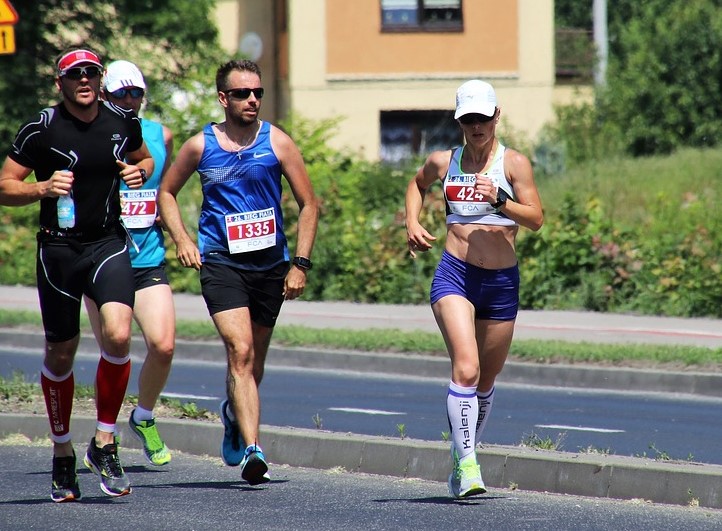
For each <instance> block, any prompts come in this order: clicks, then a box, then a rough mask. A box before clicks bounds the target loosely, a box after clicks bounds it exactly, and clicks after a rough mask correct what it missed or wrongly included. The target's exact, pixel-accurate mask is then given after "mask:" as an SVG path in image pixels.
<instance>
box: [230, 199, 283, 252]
mask: <svg viewBox="0 0 722 531" xmlns="http://www.w3.org/2000/svg"><path fill="white" fill-rule="evenodd" d="M226 237H227V238H228V251H229V252H230V253H231V254H236V253H247V252H250V251H259V250H261V249H267V248H268V247H273V246H274V245H276V216H275V214H274V210H273V208H267V209H265V210H256V211H254V212H243V213H240V214H228V215H227V216H226Z"/></svg>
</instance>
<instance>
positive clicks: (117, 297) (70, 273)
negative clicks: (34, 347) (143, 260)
mask: <svg viewBox="0 0 722 531" xmlns="http://www.w3.org/2000/svg"><path fill="white" fill-rule="evenodd" d="M36 274H37V281H38V295H39V298H40V312H41V313H42V317H43V326H44V327H45V338H46V339H47V340H48V342H51V343H58V342H61V341H67V340H69V339H72V338H73V337H75V336H76V335H77V334H78V332H79V331H80V302H81V299H82V296H83V293H85V294H87V295H88V297H90V298H91V299H92V300H93V301H95V304H96V305H97V306H98V308H100V307H101V306H102V305H103V304H105V303H106V302H120V303H122V304H126V305H128V306H130V307H131V308H132V307H133V304H134V303H135V289H134V281H133V269H132V268H131V265H130V255H129V254H128V247H127V245H126V244H125V241H124V240H122V239H121V238H120V237H118V236H116V235H111V236H107V237H105V238H103V239H100V240H98V241H94V242H87V243H80V242H77V241H70V240H67V239H61V238H57V239H56V238H50V239H48V238H42V239H40V240H39V243H38V253H37V260H36Z"/></svg>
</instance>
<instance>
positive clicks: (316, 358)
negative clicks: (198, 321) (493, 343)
mask: <svg viewBox="0 0 722 531" xmlns="http://www.w3.org/2000/svg"><path fill="white" fill-rule="evenodd" d="M0 345H7V346H12V347H18V348H32V349H42V348H43V335H42V333H39V332H29V331H23V330H17V329H0ZM97 350H98V347H97V345H96V344H95V340H94V339H93V338H92V337H86V336H82V337H81V339H80V346H79V347H78V351H79V352H93V353H94V352H97ZM144 351H145V345H144V344H143V339H142V338H140V337H134V338H133V342H132V345H131V352H134V353H137V352H144ZM175 357H176V359H185V360H197V361H217V362H222V363H225V361H226V354H225V350H224V348H223V345H222V344H221V342H220V341H185V340H178V341H176V352H175ZM267 364H268V365H269V366H280V367H300V368H312V369H333V370H347V371H355V372H374V373H382V374H397V375H406V376H416V377H430V378H448V377H449V360H448V359H447V358H445V357H436V356H421V355H415V354H394V353H388V352H386V353H380V352H356V351H343V350H322V349H311V348H293V347H277V346H271V348H270V349H269V352H268V359H267ZM500 381H502V382H504V383H514V384H528V385H540V386H552V387H577V388H585V389H609V390H617V391H650V392H661V393H686V394H694V395H700V396H709V397H716V398H722V373H702V372H692V371H689V372H670V371H656V370H647V369H629V368H619V367H595V366H589V365H587V366H585V365H565V364H550V365H542V364H538V363H519V362H507V364H506V365H505V366H504V372H503V373H502V375H501V378H500Z"/></svg>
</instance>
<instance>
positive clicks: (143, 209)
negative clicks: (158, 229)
mask: <svg viewBox="0 0 722 531" xmlns="http://www.w3.org/2000/svg"><path fill="white" fill-rule="evenodd" d="M155 196H156V191H155V190H121V191H120V208H121V213H120V217H122V218H123V223H124V224H125V226H126V227H128V228H129V229H145V228H148V227H152V226H153V224H155V218H156V215H157V209H156V202H155Z"/></svg>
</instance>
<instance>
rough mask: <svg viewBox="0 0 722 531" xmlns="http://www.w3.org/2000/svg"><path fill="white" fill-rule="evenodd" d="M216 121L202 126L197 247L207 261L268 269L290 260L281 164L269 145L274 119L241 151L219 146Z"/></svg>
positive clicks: (262, 269)
mask: <svg viewBox="0 0 722 531" xmlns="http://www.w3.org/2000/svg"><path fill="white" fill-rule="evenodd" d="M213 125H214V124H213V123H210V124H207V125H206V126H205V127H204V128H203V135H204V141H205V147H204V149H203V154H202V155H201V160H200V163H199V164H198V173H199V175H200V177H201V187H202V190H203V206H202V207H201V214H200V217H199V219H198V249H199V251H200V253H201V259H202V261H203V262H214V263H223V264H227V265H231V266H233V267H237V268H239V269H246V270H251V271H265V270H268V269H271V268H272V267H275V266H277V265H279V264H281V263H283V262H287V261H288V259H289V258H288V246H287V241H286V235H285V234H284V232H283V212H282V210H281V191H282V185H281V163H280V162H279V160H278V158H277V157H276V154H275V153H274V151H273V148H272V146H271V124H270V123H268V122H261V125H260V127H259V131H258V135H257V136H256V140H255V142H254V143H253V144H251V145H250V146H249V147H248V148H246V149H244V150H242V151H237V152H235V151H226V150H225V149H222V148H221V147H220V146H219V145H218V140H217V139H216V135H215V134H214V132H213Z"/></svg>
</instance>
